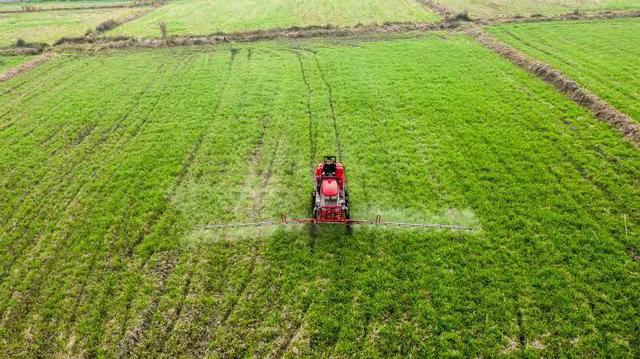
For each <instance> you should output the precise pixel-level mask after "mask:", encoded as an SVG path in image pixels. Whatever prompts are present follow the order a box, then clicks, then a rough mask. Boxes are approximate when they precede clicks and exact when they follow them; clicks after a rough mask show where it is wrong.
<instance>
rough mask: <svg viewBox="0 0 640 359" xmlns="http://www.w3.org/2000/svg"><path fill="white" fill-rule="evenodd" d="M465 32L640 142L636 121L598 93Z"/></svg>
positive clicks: (501, 45)
mask: <svg viewBox="0 0 640 359" xmlns="http://www.w3.org/2000/svg"><path fill="white" fill-rule="evenodd" d="M467 34H469V35H470V36H471V37H473V38H474V39H476V40H477V41H478V42H480V43H481V44H482V45H484V46H485V47H486V48H488V49H490V50H492V51H493V52H495V53H497V54H499V55H501V56H503V57H504V58H506V59H508V60H509V61H511V62H512V63H513V64H515V65H517V66H519V67H521V68H523V69H525V70H527V71H528V72H530V73H532V74H534V75H536V76H537V77H539V78H540V79H542V80H544V81H545V82H547V83H549V84H551V85H553V86H554V87H555V88H556V89H557V90H558V91H560V92H561V93H563V94H564V95H565V96H567V97H568V98H569V99H571V100H572V101H573V102H575V103H576V104H578V105H580V106H582V107H585V108H586V109H588V110H589V111H591V112H592V113H593V114H594V115H595V116H596V117H597V118H598V119H600V120H602V121H605V122H608V123H610V124H611V125H613V127H615V128H616V129H617V130H618V131H619V132H620V133H622V135H623V136H624V137H625V138H627V139H628V140H629V141H631V142H632V143H633V144H634V145H635V146H636V147H638V146H640V125H639V124H637V123H633V122H632V120H631V119H630V118H629V116H627V115H625V114H623V113H621V112H620V111H618V110H617V109H615V108H614V107H613V106H611V105H610V104H608V103H607V102H605V101H604V100H602V99H600V98H599V97H598V96H596V95H594V94H593V93H591V92H589V91H588V90H586V89H584V88H582V87H581V86H580V85H578V84H577V83H576V82H575V81H572V80H570V79H569V78H568V77H566V76H564V75H563V74H562V73H560V72H559V71H557V70H555V69H553V68H552V67H551V66H549V65H547V64H545V63H543V62H540V61H536V60H533V59H532V58H530V57H528V56H526V55H524V54H523V53H521V52H519V51H518V50H516V49H514V48H512V47H510V46H508V45H506V44H504V43H501V42H499V41H497V40H495V39H493V38H492V37H491V36H489V35H488V34H487V33H485V32H483V31H481V30H477V29H476V30H469V31H467Z"/></svg>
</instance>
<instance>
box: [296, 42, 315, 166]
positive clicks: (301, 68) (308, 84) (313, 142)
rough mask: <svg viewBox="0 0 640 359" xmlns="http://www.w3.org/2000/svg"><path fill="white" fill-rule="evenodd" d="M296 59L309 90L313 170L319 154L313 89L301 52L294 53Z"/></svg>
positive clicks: (308, 113)
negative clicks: (313, 107)
mask: <svg viewBox="0 0 640 359" xmlns="http://www.w3.org/2000/svg"><path fill="white" fill-rule="evenodd" d="M294 53H295V54H296V57H297V58H298V63H299V64H300V73H301V74H302V81H303V82H304V85H305V86H306V88H307V115H308V117H309V149H310V159H309V166H310V167H311V168H313V167H314V166H315V163H316V152H317V131H318V129H317V126H314V120H313V111H312V110H311V98H312V96H313V90H312V89H311V84H310V83H309V80H308V78H307V74H306V72H305V70H304V64H303V62H302V55H301V54H300V53H299V52H296V51H294Z"/></svg>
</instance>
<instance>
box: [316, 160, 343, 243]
mask: <svg viewBox="0 0 640 359" xmlns="http://www.w3.org/2000/svg"><path fill="white" fill-rule="evenodd" d="M311 219H312V221H311V231H312V232H315V230H316V224H317V223H344V224H345V225H346V229H347V231H348V232H350V231H351V216H350V214H349V192H347V186H346V183H345V176H344V166H343V165H342V164H341V163H339V162H337V161H336V157H335V156H326V157H325V158H324V161H323V162H322V163H320V164H319V165H318V166H317V167H316V169H315V173H314V190H313V192H312V193H311Z"/></svg>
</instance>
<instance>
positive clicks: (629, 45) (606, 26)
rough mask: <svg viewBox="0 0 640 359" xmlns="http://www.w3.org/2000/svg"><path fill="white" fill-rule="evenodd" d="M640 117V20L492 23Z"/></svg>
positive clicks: (497, 31)
mask: <svg viewBox="0 0 640 359" xmlns="http://www.w3.org/2000/svg"><path fill="white" fill-rule="evenodd" d="M490 32H491V33H492V34H493V35H495V36H496V37H497V38H498V39H500V40H502V41H505V42H506V43H508V44H510V45H511V46H514V47H516V48H517V49H519V50H521V51H523V52H524V53H526V54H528V55H530V56H532V57H534V58H536V59H539V60H541V61H544V62H546V63H548V64H550V65H552V66H553V67H554V68H556V69H558V70H560V71H562V72H563V73H564V74H566V75H568V76H569V77H570V78H572V79H573V80H575V81H576V82H578V83H579V84H581V85H582V86H584V87H586V88H587V89H589V90H591V91H592V92H594V93H596V94H597V95H598V96H600V97H601V98H602V99H604V100H605V101H607V102H608V103H610V104H612V105H613V106H614V107H616V108H617V109H619V110H621V111H622V112H624V113H626V114H628V115H629V116H631V117H632V118H633V119H635V120H636V121H640V62H639V61H638V59H640V46H637V45H638V44H640V20H639V19H616V20H607V21H593V22H556V23H548V24H518V25H509V26H498V27H492V28H490Z"/></svg>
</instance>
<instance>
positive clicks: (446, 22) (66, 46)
mask: <svg viewBox="0 0 640 359" xmlns="http://www.w3.org/2000/svg"><path fill="white" fill-rule="evenodd" d="M416 1H419V2H421V3H422V2H429V1H430V0H416ZM149 11H150V10H149ZM145 14H146V12H145ZM140 16H142V15H140ZM635 17H640V10H630V11H606V12H596V13H580V14H574V13H570V14H564V15H557V16H537V15H532V16H529V17H523V16H517V15H516V16H511V17H504V18H493V19H468V20H464V19H456V18H455V17H454V18H450V17H447V18H445V19H443V20H442V21H438V22H433V23H429V22H385V23H384V24H382V25H379V24H372V25H361V26H335V25H325V26H317V25H311V26H305V27H299V26H294V27H290V28H273V29H266V30H254V31H240V32H229V33H225V32H218V33H214V34H208V35H197V34H189V35H179V36H171V37H169V38H168V39H162V38H158V37H148V38H138V37H132V36H112V37H110V36H104V37H95V36H82V37H64V38H62V39H60V40H58V42H56V43H55V44H54V46H53V48H55V49H60V50H61V51H79V52H83V51H90V52H97V51H104V50H111V49H130V48H159V47H174V46H195V45H215V44H220V43H234V42H239V43H243V42H258V41H265V40H276V39H284V40H293V39H306V38H322V37H333V38H339V37H347V36H357V35H375V34H385V33H407V32H412V31H416V32H431V31H468V30H469V29H470V28H471V27H472V26H474V25H476V26H491V25H501V24H511V23H535V22H562V21H577V20H584V21H593V20H610V19H616V18H635ZM132 20H134V19H131V20H128V21H132ZM128 21H127V22H128ZM3 51H4V52H10V51H14V52H15V51H17V50H16V48H11V47H10V48H0V53H2V52H3Z"/></svg>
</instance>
